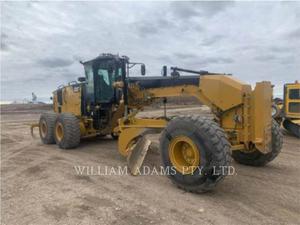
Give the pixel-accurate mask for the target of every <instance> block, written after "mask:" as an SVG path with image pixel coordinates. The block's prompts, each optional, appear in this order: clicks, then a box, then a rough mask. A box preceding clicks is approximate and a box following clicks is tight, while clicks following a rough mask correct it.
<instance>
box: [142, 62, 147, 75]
mask: <svg viewBox="0 0 300 225" xmlns="http://www.w3.org/2000/svg"><path fill="white" fill-rule="evenodd" d="M141 74H142V75H143V76H145V75H146V66H145V64H142V65H141Z"/></svg>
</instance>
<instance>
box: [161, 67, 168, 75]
mask: <svg viewBox="0 0 300 225" xmlns="http://www.w3.org/2000/svg"><path fill="white" fill-rule="evenodd" d="M167 74H168V68H167V66H163V67H162V70H161V75H162V76H163V77H166V76H167Z"/></svg>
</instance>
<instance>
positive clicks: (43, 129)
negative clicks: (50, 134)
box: [40, 120, 47, 138]
mask: <svg viewBox="0 0 300 225" xmlns="http://www.w3.org/2000/svg"><path fill="white" fill-rule="evenodd" d="M40 130H41V135H42V137H43V138H45V137H46V136H47V123H46V121H45V120H42V121H41V125H40Z"/></svg>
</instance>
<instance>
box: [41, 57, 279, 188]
mask: <svg viewBox="0 0 300 225" xmlns="http://www.w3.org/2000/svg"><path fill="white" fill-rule="evenodd" d="M81 63H82V64H83V66H84V70H85V77H81V78H78V81H79V82H72V83H69V84H68V85H67V86H62V87H59V88H58V89H57V90H55V91H54V92H53V109H54V112H52V113H43V114H42V115H41V116H40V120H39V123H38V124H37V125H36V126H38V127H39V133H40V138H41V140H42V142H43V143H44V144H53V143H56V144H57V145H58V146H59V147H60V148H62V149H70V148H75V147H76V146H78V145H79V143H80V139H81V138H85V137H89V136H93V135H112V137H113V138H118V148H119V152H120V154H121V155H122V156H124V157H127V159H128V164H129V168H130V170H131V172H132V173H133V174H137V171H138V169H139V168H140V166H141V165H142V162H143V160H144V158H145V155H146V152H147V149H149V145H150V143H151V142H149V140H148V138H147V135H148V134H151V133H160V142H159V143H160V144H159V149H160V151H161V157H162V164H163V168H165V169H166V170H168V169H170V168H171V169H174V171H175V173H171V174H168V177H169V178H170V179H171V180H172V181H173V182H174V183H175V184H176V185H177V186H178V187H180V188H182V189H185V190H187V191H191V192H205V191H208V190H211V189H213V188H214V187H215V186H216V184H217V183H218V182H219V181H221V180H222V179H223V178H224V177H225V176H226V173H222V171H224V168H226V167H228V166H229V165H230V161H231V156H232V157H233V158H234V159H235V160H236V161H237V162H239V163H242V164H246V165H253V166H263V165H265V164H267V163H268V162H270V161H272V160H273V159H274V158H275V157H276V156H277V155H278V154H279V152H280V149H281V146H282V134H281V133H280V129H279V126H278V124H277V123H276V122H273V119H272V115H271V108H272V107H271V106H272V86H271V83H270V82H267V81H263V82H259V83H257V84H256V87H255V88H254V89H252V88H251V86H250V85H248V84H245V83H243V82H240V81H238V80H237V79H235V78H233V76H231V75H226V74H218V73H209V72H207V71H193V70H186V69H181V68H177V67H173V68H171V70H172V73H171V76H170V75H167V68H166V67H163V74H162V76H149V77H147V76H146V77H143V76H138V77H131V76H129V71H130V69H131V67H133V66H135V65H137V64H141V63H133V62H130V61H129V58H128V57H126V56H118V55H112V54H102V55H100V56H99V57H97V58H95V59H93V60H90V61H87V62H81ZM179 72H186V73H190V74H193V75H185V76H180V73H179ZM141 73H142V75H144V74H145V65H144V64H141ZM174 96H178V97H180V96H193V97H195V98H196V99H198V100H199V102H201V103H203V104H205V105H207V106H209V107H210V109H211V111H212V113H213V114H214V119H212V120H211V119H207V118H202V117H201V116H198V115H191V116H179V117H175V118H169V117H168V116H167V114H166V112H165V113H164V115H162V116H161V117H160V118H139V117H137V116H136V115H137V113H138V112H139V111H141V110H143V109H144V107H145V106H149V105H151V104H152V103H153V102H155V101H162V102H163V103H164V104H166V102H167V98H168V97H174ZM165 109H166V108H165ZM199 168H201V169H199Z"/></svg>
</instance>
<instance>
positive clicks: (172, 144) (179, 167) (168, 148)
mask: <svg viewBox="0 0 300 225" xmlns="http://www.w3.org/2000/svg"><path fill="white" fill-rule="evenodd" d="M160 151H161V153H162V163H163V166H164V169H165V171H169V173H168V177H169V178H170V179H171V180H172V182H173V183H175V184H176V185H177V186H178V187H179V188H182V189H184V190H186V191H190V192H197V193H201V192H206V191H209V190H212V189H213V188H214V187H215V186H216V184H217V183H218V182H220V181H221V180H222V179H223V178H224V177H225V176H226V175H227V174H226V173H224V170H226V169H228V166H229V165H230V161H231V157H230V144H229V142H228V140H227V138H226V134H225V132H224V130H223V129H222V128H220V127H219V125H218V124H217V123H215V122H214V121H211V120H209V119H206V118H201V117H194V116H185V117H177V118H175V119H173V120H171V121H170V122H169V123H168V125H167V127H166V128H165V129H164V130H163V132H162V134H161V137H160Z"/></svg>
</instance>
